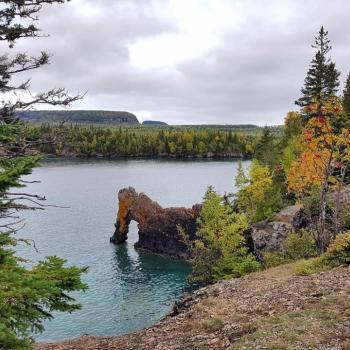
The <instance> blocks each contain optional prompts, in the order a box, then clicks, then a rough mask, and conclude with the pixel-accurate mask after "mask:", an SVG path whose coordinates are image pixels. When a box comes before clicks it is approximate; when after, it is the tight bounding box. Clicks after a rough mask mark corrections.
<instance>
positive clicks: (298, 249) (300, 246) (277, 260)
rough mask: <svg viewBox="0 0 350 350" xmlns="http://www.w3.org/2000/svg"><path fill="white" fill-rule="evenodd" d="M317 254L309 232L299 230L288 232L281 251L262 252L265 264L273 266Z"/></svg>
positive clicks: (313, 240)
mask: <svg viewBox="0 0 350 350" xmlns="http://www.w3.org/2000/svg"><path fill="white" fill-rule="evenodd" d="M315 256H317V249H316V242H315V239H314V237H313V235H312V233H311V232H309V231H307V230H301V231H300V232H297V233H290V234H289V235H288V237H287V239H286V240H285V242H284V244H283V251H282V252H276V253H270V252H267V253H264V261H265V266H266V267H267V268H269V267H275V266H278V265H283V264H287V263H289V262H292V261H296V260H300V259H309V258H311V257H315Z"/></svg>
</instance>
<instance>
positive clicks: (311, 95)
mask: <svg viewBox="0 0 350 350" xmlns="http://www.w3.org/2000/svg"><path fill="white" fill-rule="evenodd" d="M312 47H313V48H315V49H316V54H315V57H314V58H313V59H312V61H311V63H310V68H309V70H308V72H307V75H306V78H305V81H304V87H303V88H302V89H301V93H302V96H301V97H300V98H299V99H298V100H297V101H295V103H296V104H297V105H298V106H300V107H301V115H302V118H303V121H304V123H305V124H306V123H307V121H308V120H309V119H310V118H312V117H314V116H319V115H323V102H324V101H325V100H327V99H328V98H330V97H332V96H335V95H336V93H337V92H338V88H339V75H340V73H339V72H338V70H337V69H336V67H335V63H334V62H332V61H331V59H330V58H329V57H328V53H329V52H330V51H331V49H332V46H331V45H330V40H329V39H328V32H327V31H325V30H324V28H323V27H321V29H320V31H319V33H318V36H317V37H316V38H315V44H314V45H312ZM311 104H314V105H316V108H315V109H312V110H310V109H309V108H308V107H310V105H311Z"/></svg>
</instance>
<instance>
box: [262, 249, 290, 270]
mask: <svg viewBox="0 0 350 350" xmlns="http://www.w3.org/2000/svg"><path fill="white" fill-rule="evenodd" d="M263 257H264V262H265V267H266V268H267V269H268V268H270V267H276V266H279V265H283V264H288V263H289V262H291V260H290V259H288V258H287V257H286V255H285V254H284V253H271V252H266V253H264V254H263Z"/></svg>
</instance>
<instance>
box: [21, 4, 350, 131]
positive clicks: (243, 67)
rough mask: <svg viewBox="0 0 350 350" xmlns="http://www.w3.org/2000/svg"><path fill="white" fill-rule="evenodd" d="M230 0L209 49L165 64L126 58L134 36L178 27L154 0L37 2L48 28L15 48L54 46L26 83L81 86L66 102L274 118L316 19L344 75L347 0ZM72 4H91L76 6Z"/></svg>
mask: <svg viewBox="0 0 350 350" xmlns="http://www.w3.org/2000/svg"><path fill="white" fill-rule="evenodd" d="M223 2H226V3H230V1H225V0H223ZM231 3H232V6H233V5H237V6H238V7H240V9H241V10H242V11H243V12H242V21H241V23H240V25H239V26H238V27H235V26H233V27H232V28H227V30H226V31H225V33H223V34H222V36H221V38H220V44H219V45H218V46H217V47H215V48H214V49H211V50H210V51H209V52H207V53H205V54H201V55H199V56H198V57H195V58H192V59H187V60H186V61H182V62H178V63H177V64H176V65H175V66H174V67H167V68H159V69H155V68H152V69H141V68H138V67H135V66H133V65H132V64H131V62H130V51H129V49H130V45H132V44H133V43H135V42H136V41H140V40H144V39H147V38H153V37H157V36H161V35H165V34H177V33H178V32H179V30H180V29H179V26H178V23H177V22H176V20H175V17H172V16H171V15H169V13H168V12H167V11H166V7H167V1H161V0H158V1H156V0H147V1H145V0H122V1H111V0H99V1H94V0H75V1H74V0H73V1H72V3H70V4H67V5H64V6H54V7H50V8H46V9H45V11H44V12H43V14H42V16H41V22H40V25H41V27H42V28H43V30H44V32H47V33H50V34H51V36H50V37H49V38H42V39H37V40H34V41H33V40H25V41H23V42H21V43H19V44H18V46H17V49H18V50H27V51H30V52H38V51H40V50H41V49H42V48H44V49H45V50H47V51H48V52H51V53H52V54H53V55H54V58H53V62H52V65H49V66H47V67H45V68H44V69H42V70H41V72H38V73H36V74H35V75H34V76H33V89H34V90H39V89H41V90H42V89H47V88H50V87H52V86H65V87H66V88H67V89H68V90H70V91H72V92H75V91H78V90H79V91H85V90H87V91H88V94H87V97H86V98H85V100H83V101H81V102H79V103H78V104H77V105H75V106H73V108H100V109H116V110H129V111H131V112H137V111H146V112H149V114H150V115H151V117H152V118H154V119H161V120H164V121H167V122H169V123H230V124H231V123H232V124H233V123H258V124H262V125H263V124H276V123H281V122H282V121H283V117H284V115H285V114H286V112H287V111H289V110H291V109H295V106H294V103H293V102H294V100H295V99H296V98H298V97H299V90H300V87H301V85H302V83H303V79H304V77H305V73H306V71H307V69H308V64H309V62H310V60H311V58H312V56H313V54H314V52H313V50H312V48H311V47H310V44H311V43H312V40H313V37H314V36H315V35H316V34H317V31H318V30H319V28H320V26H321V25H324V26H325V27H326V29H327V30H329V33H330V38H331V40H332V44H333V48H334V49H333V51H332V58H333V59H334V60H335V61H336V62H337V67H338V69H340V70H341V71H342V72H343V75H342V79H343V80H344V79H345V76H346V75H347V73H348V72H349V71H350V64H349V59H348V57H349V54H350V48H349V45H348V43H349V39H350V38H349V36H350V35H349V31H348V30H346V28H347V27H348V17H349V14H350V2H349V1H347V0H334V1H332V2H329V1H328V0H309V1H305V0H304V1H301V0H295V1H288V0H282V1H281V0H279V1H277V0H267V1H264V2H261V1H258V0H245V1H242V0H239V1H237V3H236V2H235V3H234V2H233V1H232V2H231ZM79 4H89V5H90V6H91V9H93V12H91V13H90V14H89V15H86V13H85V14H82V13H80V12H79ZM203 6H204V3H203ZM217 6H220V1H218V5H217ZM163 10H164V11H163ZM213 20H214V19H213ZM193 25H196V23H193Z"/></svg>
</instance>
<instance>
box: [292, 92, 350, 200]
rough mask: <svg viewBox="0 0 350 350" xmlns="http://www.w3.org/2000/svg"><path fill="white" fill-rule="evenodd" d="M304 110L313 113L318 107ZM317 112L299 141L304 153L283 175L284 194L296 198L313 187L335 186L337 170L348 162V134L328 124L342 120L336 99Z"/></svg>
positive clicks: (348, 132) (349, 145)
mask: <svg viewBox="0 0 350 350" xmlns="http://www.w3.org/2000/svg"><path fill="white" fill-rule="evenodd" d="M308 108H309V109H313V110H314V109H317V108H318V106H315V105H311V106H309V107H308ZM318 109H321V110H322V114H321V115H319V116H317V117H314V118H312V119H310V121H309V122H308V124H307V125H306V127H305V130H304V134H303V135H302V137H301V140H300V141H301V142H302V143H303V144H304V148H305V149H304V152H302V154H301V155H300V157H299V159H297V160H296V161H294V163H293V164H292V166H291V168H290V169H289V171H288V173H287V185H288V190H289V191H290V192H293V193H295V194H296V196H297V197H302V196H303V195H304V194H307V193H309V192H310V190H311V189H312V188H313V187H321V186H325V185H327V186H334V185H336V184H337V183H338V181H339V179H338V177H337V176H338V174H339V173H341V171H340V170H342V168H344V167H347V166H348V163H349V160H350V157H349V155H350V138H349V135H350V130H349V129H344V130H342V131H339V130H338V131H337V130H335V128H334V127H333V126H332V124H331V121H332V122H334V121H336V120H337V119H339V118H341V117H342V109H341V104H340V101H339V99H337V98H332V99H329V100H328V101H326V103H325V104H324V106H322V107H321V108H318Z"/></svg>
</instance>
